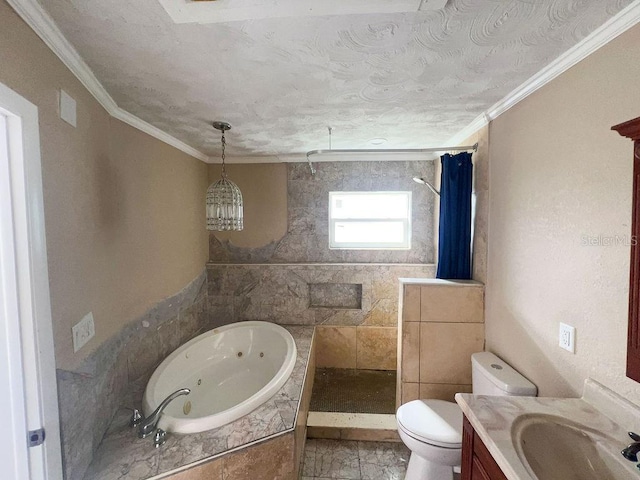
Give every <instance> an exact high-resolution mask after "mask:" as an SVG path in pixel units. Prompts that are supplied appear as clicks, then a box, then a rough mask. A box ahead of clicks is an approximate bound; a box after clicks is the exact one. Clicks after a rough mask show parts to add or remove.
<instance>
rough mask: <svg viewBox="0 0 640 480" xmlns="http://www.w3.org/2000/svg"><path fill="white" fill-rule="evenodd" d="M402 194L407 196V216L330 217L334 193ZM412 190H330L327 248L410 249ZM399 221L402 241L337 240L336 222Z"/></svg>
mask: <svg viewBox="0 0 640 480" xmlns="http://www.w3.org/2000/svg"><path fill="white" fill-rule="evenodd" d="M376 194H377V195H404V196H406V198H407V216H406V217H405V218H388V217H371V218H332V210H333V198H334V196H336V195H376ZM411 220H412V192H411V191H410V190H401V191H400V190H393V191H387V190H375V191H357V192H353V191H332V192H329V249H330V250H411V233H412V221H411ZM376 222H380V223H382V222H401V223H402V224H403V233H404V242H402V243H398V242H367V243H366V244H365V243H362V242H337V241H336V238H335V237H336V228H335V226H336V223H376Z"/></svg>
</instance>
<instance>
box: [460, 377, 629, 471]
mask: <svg viewBox="0 0 640 480" xmlns="http://www.w3.org/2000/svg"><path fill="white" fill-rule="evenodd" d="M456 402H457V403H458V405H460V408H461V409H462V411H463V413H464V414H465V416H466V417H467V419H468V420H469V422H470V423H471V425H472V426H473V428H474V429H475V431H476V432H477V434H478V435H479V437H480V438H481V439H482V441H483V442H484V444H485V445H486V447H487V449H488V450H489V452H490V453H491V455H492V456H493V458H494V459H495V461H496V463H497V464H498V466H500V468H501V469H502V471H503V472H504V474H505V475H506V477H507V478H508V479H509V480H536V478H537V477H536V476H535V474H534V473H533V471H532V470H531V469H530V467H529V466H528V465H525V464H524V463H523V462H522V461H521V460H520V457H519V456H518V452H517V448H516V442H515V441H514V431H515V430H516V429H517V426H518V424H519V422H521V421H522V420H523V419H525V418H530V417H531V416H533V415H547V416H551V417H561V418H562V419H564V420H566V421H567V422H568V423H570V424H574V425H575V424H577V425H578V426H579V427H584V428H585V429H587V430H592V431H594V432H598V434H599V435H600V436H601V438H605V439H606V440H607V441H606V442H603V443H602V444H601V445H602V448H605V449H607V450H610V451H611V453H612V454H613V455H614V457H615V456H617V457H619V458H620V463H621V465H622V468H624V469H625V470H627V469H628V470H629V472H630V475H633V477H629V478H638V479H640V471H638V470H637V469H636V468H635V464H633V463H631V462H628V461H627V460H625V459H624V458H622V456H621V455H620V450H621V449H622V448H624V447H625V446H626V445H627V444H629V443H630V442H631V440H630V439H629V437H628V435H627V431H630V430H634V431H636V432H637V431H638V423H640V408H639V407H637V406H636V405H633V404H631V403H629V402H627V401H626V400H624V399H622V398H620V397H618V396H617V395H616V394H615V393H614V392H612V391H611V390H609V389H607V388H606V387H604V386H603V385H600V384H599V383H597V382H595V381H593V380H587V381H586V382H585V390H584V394H583V397H582V398H544V397H501V396H487V395H472V394H466V393H458V394H456Z"/></svg>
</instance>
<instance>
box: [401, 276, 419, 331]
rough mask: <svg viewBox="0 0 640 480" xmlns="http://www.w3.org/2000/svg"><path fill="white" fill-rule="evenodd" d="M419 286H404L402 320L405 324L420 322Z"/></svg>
mask: <svg viewBox="0 0 640 480" xmlns="http://www.w3.org/2000/svg"><path fill="white" fill-rule="evenodd" d="M421 292H422V290H421V288H420V285H406V286H405V287H404V298H403V302H402V305H403V308H402V320H404V321H405V322H419V321H420V297H421Z"/></svg>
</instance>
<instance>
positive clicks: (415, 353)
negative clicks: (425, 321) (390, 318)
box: [401, 322, 420, 382]
mask: <svg viewBox="0 0 640 480" xmlns="http://www.w3.org/2000/svg"><path fill="white" fill-rule="evenodd" d="M419 358H420V323H418V322H405V323H404V324H403V325H402V364H401V375H402V381H403V382H419V381H420V362H419V361H418V359H419Z"/></svg>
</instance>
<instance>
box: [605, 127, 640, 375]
mask: <svg viewBox="0 0 640 480" xmlns="http://www.w3.org/2000/svg"><path fill="white" fill-rule="evenodd" d="M611 129H612V130H615V131H616V132H618V133H619V134H620V135H622V136H623V137H627V138H630V139H631V140H633V204H632V206H631V208H632V212H631V242H630V243H631V271H630V275H629V327H628V333H627V377H629V378H631V379H633V380H635V381H636V382H640V245H638V240H639V239H640V117H638V118H635V119H633V120H629V121H628V122H625V123H621V124H620V125H615V126H613V127H611Z"/></svg>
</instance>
